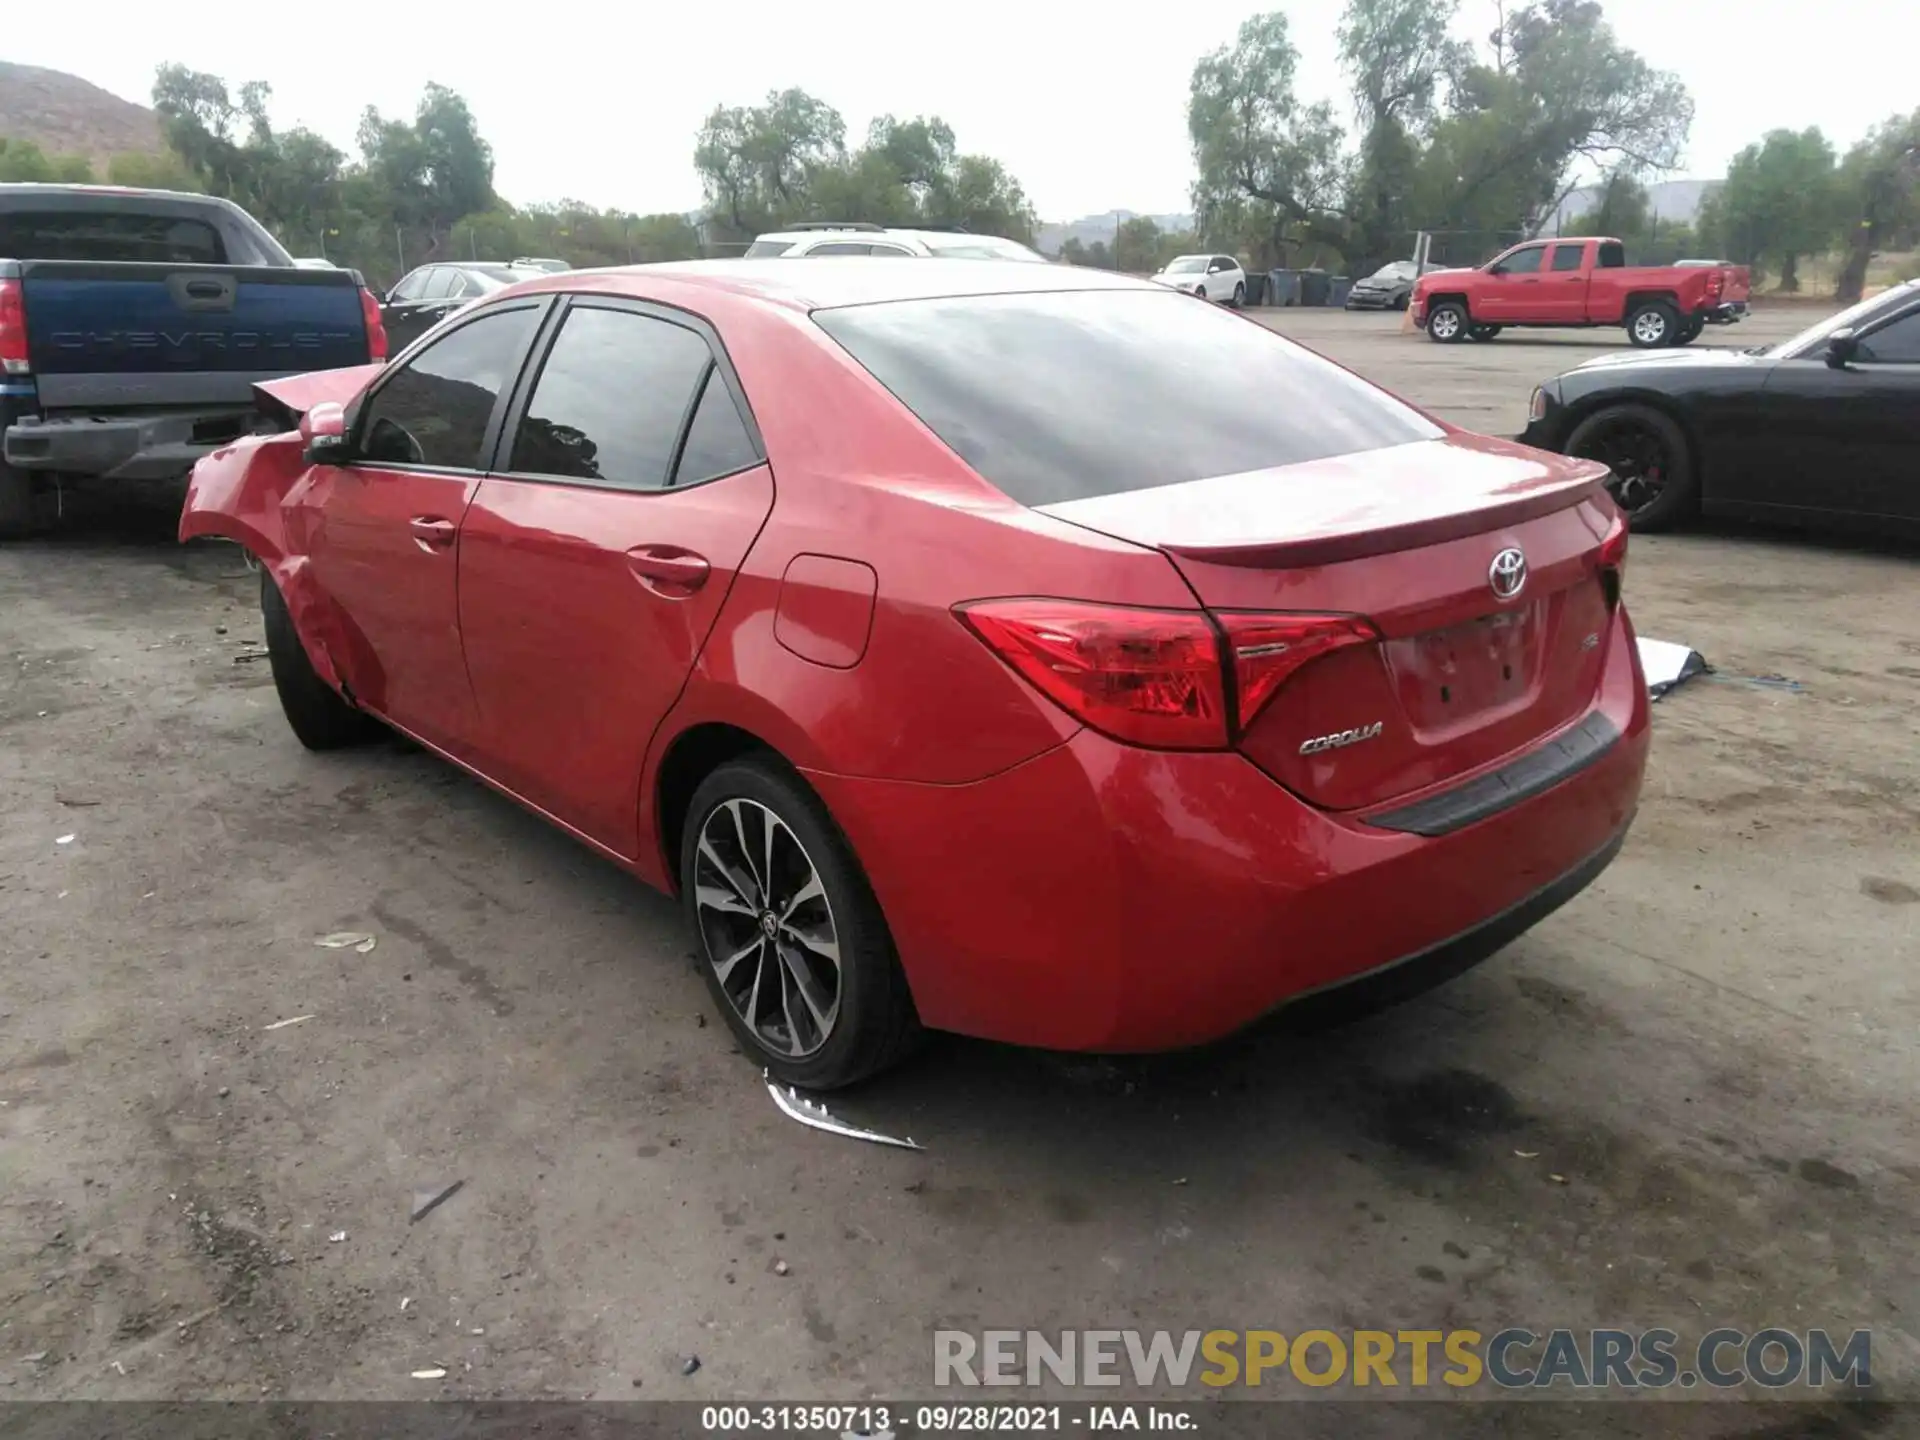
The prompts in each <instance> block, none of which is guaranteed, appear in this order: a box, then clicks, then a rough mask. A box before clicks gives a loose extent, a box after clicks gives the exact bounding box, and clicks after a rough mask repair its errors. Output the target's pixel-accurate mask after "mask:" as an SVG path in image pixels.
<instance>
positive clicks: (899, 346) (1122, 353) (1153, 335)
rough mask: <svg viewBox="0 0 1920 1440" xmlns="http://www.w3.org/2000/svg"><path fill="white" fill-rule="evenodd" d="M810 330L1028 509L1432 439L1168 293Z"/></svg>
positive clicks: (1081, 296)
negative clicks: (824, 336) (827, 340)
mask: <svg viewBox="0 0 1920 1440" xmlns="http://www.w3.org/2000/svg"><path fill="white" fill-rule="evenodd" d="M813 318H814V321H815V323H816V324H818V325H819V326H820V327H821V328H822V329H824V330H825V331H826V332H827V333H828V334H829V335H831V336H832V337H833V338H834V339H835V340H837V341H839V342H840V344H841V345H842V346H844V347H845V348H846V349H847V350H848V351H849V352H850V353H851V354H852V355H853V357H854V359H856V360H858V361H859V362H860V363H861V364H862V365H863V366H865V367H866V368H867V370H868V371H870V372H871V373H872V374H873V376H874V378H876V379H877V380H879V382H880V383H881V384H882V385H884V386H886V387H887V389H889V390H891V391H892V392H893V393H894V395H896V396H897V397H898V398H899V399H900V400H901V401H902V402H903V403H904V404H905V405H906V406H907V408H908V409H909V410H911V411H913V413H914V414H916V415H918V416H919V417H920V419H921V420H922V421H923V422H925V424H926V425H927V427H928V428H929V429H931V430H932V431H933V432H934V434H936V435H938V436H939V437H940V438H941V439H942V440H944V441H945V442H946V443H947V445H948V446H949V447H950V448H951V449H952V450H953V451H954V453H955V454H957V455H959V456H960V458H961V459H963V460H965V461H966V462H967V463H968V464H969V465H971V466H972V467H973V468H974V469H975V470H977V471H978V472H979V473H980V474H981V475H982V476H983V477H985V478H986V479H987V480H989V481H990V482H992V483H993V484H994V485H997V486H998V487H999V488H1000V489H1001V490H1002V491H1004V492H1005V493H1006V494H1007V495H1009V496H1011V497H1012V498H1013V499H1015V500H1018V501H1019V502H1021V503H1022V504H1025V505H1051V504H1056V503H1058V502H1060V501H1065V500H1079V499H1084V498H1086V497H1088V496H1093V495H1110V494H1113V493H1115V492H1117V491H1122V490H1144V489H1148V488H1150V487H1152V486H1156V485H1173V484H1177V483H1179V482H1180V481H1183V480H1199V479H1203V478H1205V477H1207V476H1211V475H1235V474H1240V473H1242V472H1244V471H1250V470H1265V469H1268V468H1270V467H1274V466H1281V465H1292V464H1296V463H1298V462H1300V461H1303V460H1318V459H1323V458H1325V457H1327V456H1330V455H1346V454H1351V453H1353V452H1355V451H1360V450H1376V449H1379V448H1381V447H1383V446H1387V445H1403V444H1407V443H1409V442H1411V441H1415V440H1431V439H1434V438H1436V437H1438V436H1439V435H1440V434H1441V433H1442V432H1441V431H1440V430H1439V429H1438V428H1437V427H1436V426H1434V425H1433V424H1432V423H1431V422H1429V421H1428V420H1426V419H1425V418H1424V417H1423V416H1421V415H1420V414H1419V413H1418V412H1417V411H1415V410H1412V409H1410V408H1409V407H1407V406H1406V405H1403V404H1402V403H1401V402H1400V401H1398V400H1396V399H1394V398H1393V397H1392V396H1391V395H1388V394H1387V393H1386V392H1384V391H1382V390H1377V389H1375V388H1374V387H1373V386H1371V385H1369V384H1367V382H1366V381H1364V380H1362V379H1360V378H1359V377H1358V376H1355V375H1352V374H1350V373H1348V372H1347V371H1345V370H1342V369H1341V368H1340V367H1339V366H1337V365H1334V364H1332V363H1331V362H1329V361H1326V360H1323V359H1321V358H1320V357H1319V356H1318V355H1315V354H1314V353H1312V352H1311V351H1309V350H1305V349H1302V348H1301V347H1300V346H1298V345H1295V344H1293V343H1292V342H1291V341H1288V340H1285V339H1282V338H1281V337H1280V336H1279V335H1276V334H1275V333H1274V332H1273V331H1271V330H1268V329H1266V328H1265V327H1264V326H1260V325H1249V324H1248V323H1247V322H1246V321H1244V320H1242V319H1240V318H1238V317H1237V316H1234V315H1231V314H1229V313H1227V312H1225V311H1223V310H1220V309H1219V308H1217V307H1215V306H1212V305H1196V304H1194V303H1193V297H1192V296H1190V295H1186V294H1182V293H1180V292H1178V291H1174V290H1162V291H1157V292H1156V293H1147V292H1144V291H1138V290H1108V291H1098V290H1081V291H1065V292H1058V293H1038V294H1030V295H981V296H968V297H954V298H952V299H941V300H912V301H900V302H894V303H888V304H879V305H857V306H849V307H847V308H845V309H836V310H820V311H816V312H815V314H814V317H813ZM1273 483H1274V484H1275V485H1285V484H1289V483H1295V482H1290V481H1288V480H1287V479H1286V478H1285V477H1284V476H1276V477H1274V480H1273Z"/></svg>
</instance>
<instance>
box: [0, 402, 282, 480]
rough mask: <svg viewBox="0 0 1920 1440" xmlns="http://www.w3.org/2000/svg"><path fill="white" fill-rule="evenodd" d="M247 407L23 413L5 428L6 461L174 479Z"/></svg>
mask: <svg viewBox="0 0 1920 1440" xmlns="http://www.w3.org/2000/svg"><path fill="white" fill-rule="evenodd" d="M251 414H252V410H251V407H248V406H233V407H223V408H220V409H216V410H196V411H189V412H180V411H175V412H169V413H166V414H161V415H145V416H131V417H128V418H126V419H108V420H95V419H88V418H77V419H64V418H53V419H42V418H39V417H32V416H29V417H23V418H21V419H19V420H17V421H15V422H14V423H12V424H10V425H8V426H7V428H6V435H5V440H4V450H3V451H0V453H3V454H4V457H5V460H6V463H7V464H8V465H10V466H12V467H13V468H14V469H16V470H38V471H45V472H49V473H57V474H62V475H80V476H90V477H95V478H98V479H105V480H133V481H137V480H177V479H180V478H182V477H183V476H185V475H186V474H187V472H188V471H190V470H192V469H193V466H194V462H195V461H197V460H198V459H200V457H201V456H203V455H206V454H208V453H210V452H211V451H213V450H215V449H217V448H218V447H219V446H221V445H224V444H228V443H230V442H231V441H232V440H234V439H235V438H237V437H238V436H239V435H240V434H241V433H242V431H243V429H244V427H245V426H246V424H247V422H248V420H249V418H250V416H251Z"/></svg>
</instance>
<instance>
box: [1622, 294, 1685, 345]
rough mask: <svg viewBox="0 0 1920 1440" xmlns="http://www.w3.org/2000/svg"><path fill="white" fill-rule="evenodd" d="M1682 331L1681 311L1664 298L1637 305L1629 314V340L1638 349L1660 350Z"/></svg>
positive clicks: (1672, 341)
mask: <svg viewBox="0 0 1920 1440" xmlns="http://www.w3.org/2000/svg"><path fill="white" fill-rule="evenodd" d="M1679 333H1680V312H1679V311H1677V310H1675V309H1674V308H1673V306H1671V305H1669V304H1668V303H1667V302H1666V301H1664V300H1649V301H1646V302H1645V303H1644V304H1640V305H1636V306H1634V307H1633V309H1632V311H1631V312H1629V313H1628V315H1627V342H1628V343H1629V344H1631V345H1632V346H1633V347H1634V348H1635V349H1636V350H1658V349H1660V348H1661V347H1663V346H1666V345H1671V344H1673V343H1674V336H1676V335H1678V334H1679Z"/></svg>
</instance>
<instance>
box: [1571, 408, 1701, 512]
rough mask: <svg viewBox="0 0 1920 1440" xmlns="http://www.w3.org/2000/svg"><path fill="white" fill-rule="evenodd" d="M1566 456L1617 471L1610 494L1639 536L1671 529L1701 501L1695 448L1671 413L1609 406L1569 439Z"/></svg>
mask: <svg viewBox="0 0 1920 1440" xmlns="http://www.w3.org/2000/svg"><path fill="white" fill-rule="evenodd" d="M1566 453H1567V454H1569V455H1577V456H1580V457H1581V458H1583V459H1587V460H1599V461H1601V462H1603V463H1604V464H1606V465H1607V466H1608V468H1609V469H1611V470H1612V471H1613V473H1612V474H1611V475H1609V476H1608V477H1607V490H1608V493H1610V494H1611V495H1612V496H1613V498H1614V502H1615V503H1616V504H1617V505H1619V507H1620V508H1621V509H1622V510H1623V511H1625V512H1626V516H1627V523H1628V524H1629V525H1630V526H1631V527H1632V528H1633V529H1634V530H1637V531H1655V530H1668V529H1671V528H1672V527H1673V526H1675V525H1678V524H1679V523H1681V522H1682V521H1684V520H1686V519H1687V518H1689V517H1690V516H1691V515H1692V514H1693V512H1694V511H1695V509H1696V508H1698V506H1699V501H1700V488H1699V479H1698V476H1697V475H1696V474H1695V473H1694V465H1693V447H1692V446H1691V445H1689V444H1688V443H1687V435H1686V432H1685V431H1684V430H1682V429H1681V428H1680V426H1679V424H1678V422H1676V421H1675V420H1674V418H1673V417H1672V416H1671V415H1668V414H1667V413H1666V412H1665V411H1662V410H1656V409H1654V408H1653V407H1652V406H1651V405H1609V406H1607V407H1606V408H1604V409H1601V410H1596V411H1595V412H1594V413H1593V414H1591V415H1589V416H1587V418H1586V419H1584V420H1582V421H1581V422H1580V423H1579V424H1578V425H1576V426H1574V427H1573V433H1572V434H1571V435H1569V436H1567V444H1566Z"/></svg>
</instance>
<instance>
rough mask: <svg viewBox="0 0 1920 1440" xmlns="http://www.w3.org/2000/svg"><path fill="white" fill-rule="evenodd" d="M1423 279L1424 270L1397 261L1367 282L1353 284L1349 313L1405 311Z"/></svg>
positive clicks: (1349, 300) (1410, 263)
mask: <svg viewBox="0 0 1920 1440" xmlns="http://www.w3.org/2000/svg"><path fill="white" fill-rule="evenodd" d="M1419 278H1420V267H1419V266H1418V265H1416V264H1414V263H1413V261H1411V260H1395V261H1393V262H1392V263H1391V264H1388V265H1382V266H1381V267H1380V268H1379V269H1378V270H1376V271H1374V272H1373V274H1371V275H1369V276H1367V278H1366V279H1364V280H1356V281H1354V282H1353V289H1351V290H1349V291H1348V292H1347V309H1349V310H1404V309H1406V308H1407V302H1408V301H1409V300H1411V299H1412V298H1413V282H1414V281H1416V280H1418V279H1419Z"/></svg>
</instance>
